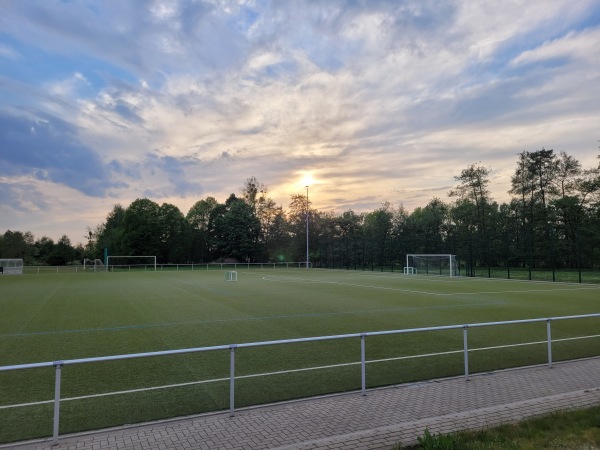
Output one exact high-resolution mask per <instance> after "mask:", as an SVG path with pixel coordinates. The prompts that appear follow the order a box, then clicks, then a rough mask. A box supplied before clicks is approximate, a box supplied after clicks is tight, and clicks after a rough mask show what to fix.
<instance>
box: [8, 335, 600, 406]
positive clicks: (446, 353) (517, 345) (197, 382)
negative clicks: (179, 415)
mask: <svg viewBox="0 0 600 450" xmlns="http://www.w3.org/2000/svg"><path fill="white" fill-rule="evenodd" d="M597 337H600V334H595V335H593V336H582V337H572V338H564V339H553V340H552V342H553V343H554V342H564V341H574V340H579V339H590V338H597ZM547 343H548V341H536V342H525V343H522V344H507V345H496V346H492V347H479V348H470V349H469V352H478V351H483V350H498V349H502V348H511V347H522V346H526V345H539V344H547ZM457 353H464V350H462V349H461V350H451V351H447V352H438V353H424V354H422V355H409V356H397V357H394V358H381V359H372V360H369V361H365V364H371V363H379V362H389V361H400V360H404V359H415V358H425V357H429V356H443V355H452V354H457ZM357 365H360V361H357V362H351V363H343V364H332V365H327V366H316V367H304V368H302V369H292V370H280V371H276V372H265V373H254V374H250V375H239V376H236V377H235V379H236V380H241V379H245V378H257V377H264V376H270V375H283V374H288V373H297V372H307V371H311V370H323V369H333V368H338V367H347V366H357ZM229 380H230V378H229V377H226V378H214V379H212V380H201V381H189V382H187V383H177V384H166V385H163V386H152V387H146V388H139V389H129V390H126V391H114V392H104V393H102V394H91V395H82V396H79V397H68V398H61V399H60V401H61V402H69V401H74V400H86V399H89V398H99V397H108V396H113V395H121V394H135V393H138V392H146V391H157V390H159V389H171V388H176V387H185V386H193V385H197V384H208V383H218V382H223V381H229ZM50 403H54V400H43V401H39V402H30V403H17V404H13V405H1V406H0V410H2V409H13V408H21V407H25V406H38V405H47V404H50Z"/></svg>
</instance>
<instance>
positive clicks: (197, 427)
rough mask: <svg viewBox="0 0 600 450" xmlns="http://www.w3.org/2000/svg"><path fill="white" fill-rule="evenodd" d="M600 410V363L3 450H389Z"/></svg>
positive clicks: (488, 376) (450, 381)
mask: <svg viewBox="0 0 600 450" xmlns="http://www.w3.org/2000/svg"><path fill="white" fill-rule="evenodd" d="M599 404H600V358H591V359H585V360H579V361H571V362H567V363H555V364H554V366H553V367H552V368H551V369H549V368H548V367H547V366H537V367H528V368H521V369H511V370H506V371H499V372H494V373H482V374H471V375H470V380H469V381H465V379H464V377H457V378H449V379H443V380H432V381H427V382H419V383H413V384H407V385H399V386H393V387H388V388H381V389H373V390H369V391H367V395H366V396H361V395H360V393H357V392H353V393H348V394H340V395H333V396H327V397H320V398H314V399H307V400H300V401H294V402H288V403H280V404H275V405H268V406H263V407H253V408H247V409H243V410H238V411H236V415H235V416H234V417H233V418H230V417H229V413H228V412H223V413H212V414H204V415H199V416H192V417H186V418H182V419H173V420H168V421H164V422H154V423H151V424H140V425H138V426H124V427H119V428H114V429H109V430H99V431H97V432H92V433H82V434H73V435H67V436H63V437H61V440H60V442H59V445H57V446H52V445H51V444H52V443H51V441H50V440H45V441H37V442H36V441H32V442H23V443H19V444H14V445H5V446H0V450H8V449H10V450H70V449H73V450H97V449H101V450H105V449H107V448H110V449H125V450H131V449H137V448H143V449H150V448H151V449H157V450H163V449H175V448H188V449H211V450H213V449H231V450H237V449H240V450H242V449H244V450H247V449H253V450H254V449H256V450H261V449H275V448H277V449H279V450H316V449H321V450H324V449H328V450H333V449H335V450H359V449H363V448H368V449H370V450H374V449H378V448H381V449H389V447H391V446H393V445H395V444H397V443H399V442H401V443H403V444H410V443H414V442H416V439H417V437H418V436H420V435H422V433H423V432H424V430H425V429H426V428H428V429H429V430H431V431H432V432H436V433H437V432H443V433H445V432H451V431H457V430H462V429H479V428H485V427H491V426H495V425H499V424H502V423H508V422H515V421H517V420H521V419H523V418H527V417H533V416H539V415H542V414H547V413H548V412H551V411H556V410H562V409H572V408H583V407H590V406H593V405H599Z"/></svg>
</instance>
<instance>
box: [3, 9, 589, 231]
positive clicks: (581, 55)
mask: <svg viewBox="0 0 600 450" xmlns="http://www.w3.org/2000/svg"><path fill="white" fill-rule="evenodd" d="M32 5H34V6H32ZM0 27H1V28H2V30H3V34H2V35H0V69H2V73H3V76H2V77H0V98H2V101H3V109H2V111H1V112H0V159H1V160H2V165H1V166H0V176H2V177H4V178H3V179H5V180H9V179H17V178H18V177H30V178H31V179H33V180H36V181H37V182H38V183H44V189H46V190H48V191H52V192H54V190H55V189H56V191H57V192H58V191H60V192H61V193H64V192H65V191H64V189H65V187H67V188H72V189H74V190H77V191H78V192H80V193H81V195H82V198H84V199H87V201H91V199H93V200H94V204H95V205H98V207H99V208H103V207H104V206H105V205H106V204H108V205H109V206H108V209H110V202H113V201H115V202H121V203H123V204H128V202H130V201H131V200H133V199H135V198H137V197H141V196H150V197H152V198H153V199H154V200H156V201H160V200H161V199H164V200H165V201H169V202H170V203H174V204H177V205H182V206H181V207H182V208H183V207H185V206H189V205H191V204H193V203H194V202H195V201H197V200H198V199H199V198H201V197H202V196H207V195H213V196H215V197H217V198H218V199H221V200H224V198H226V196H227V195H228V194H229V193H231V192H237V191H238V190H239V186H241V184H242V183H243V181H244V180H245V179H246V178H247V177H249V176H252V175H254V176H256V177H257V178H258V179H259V180H260V181H261V182H264V183H266V184H268V185H269V186H270V188H271V193H272V195H273V196H274V197H275V198H276V201H277V202H278V203H280V204H283V205H287V202H288V200H289V195H290V194H292V193H298V192H300V191H301V189H302V186H301V183H299V180H300V178H301V174H303V173H305V172H308V171H310V172H312V173H313V176H315V177H316V178H317V179H318V180H319V182H320V183H319V184H317V185H315V187H314V193H315V196H314V201H315V205H316V206H317V207H320V206H321V205H322V206H323V207H326V208H327V209H338V210H343V209H346V208H354V209H356V210H361V209H365V210H369V209H374V208H376V207H378V206H379V204H381V202H383V201H386V200H389V201H392V202H398V203H399V202H403V203H404V204H405V205H406V206H407V207H408V208H412V207H416V206H423V205H425V204H426V203H427V202H428V201H429V198H428V196H430V195H434V196H438V197H441V198H445V195H446V192H447V190H448V189H447V187H448V186H450V185H452V183H453V176H454V175H456V174H458V173H460V170H462V169H463V168H465V167H467V166H468V165H469V164H471V163H473V162H474V161H484V162H485V163H486V164H487V165H490V166H492V167H493V168H494V169H495V170H496V172H495V176H497V177H498V184H496V187H494V186H492V190H493V191H494V193H495V195H496V197H497V198H505V197H506V194H505V193H506V191H507V188H506V183H509V179H510V173H511V171H512V170H513V169H514V167H513V166H514V162H515V160H516V159H515V158H516V156H515V155H516V154H517V153H518V152H520V151H522V150H523V149H528V150H534V149H539V148H541V147H543V146H545V147H546V148H556V149H557V150H559V149H560V150H562V149H564V150H566V151H567V152H569V153H573V154H574V156H576V157H579V158H581V159H582V160H583V161H582V162H583V163H584V165H585V164H589V162H586V161H593V162H594V164H595V159H594V158H595V156H596V155H595V152H596V148H597V144H596V139H598V136H597V135H596V134H597V124H598V120H599V118H600V117H599V114H598V108H597V105H598V102H599V101H600V93H599V92H598V89H597V85H598V82H599V81H600V79H599V76H600V75H599V73H600V71H599V70H598V61H599V60H600V54H599V52H600V50H599V49H600V46H599V45H598V42H600V35H599V33H600V6H599V5H598V3H597V2H596V1H594V0H582V1H580V2H575V3H573V2H568V1H566V0H565V1H562V0H560V1H555V2H554V1H553V2H547V1H545V0H532V1H530V2H526V3H522V2H517V1H515V2H510V1H509V2H473V1H467V0H464V1H462V0H453V1H448V2H443V3H440V2H437V1H433V0H425V1H423V0H418V1H417V0H414V1H412V0H409V1H402V2H398V1H386V0H374V1H369V2H352V1H342V0H331V1H327V2H312V1H294V2H280V1H275V0H273V1H269V0H266V1H260V2H254V1H234V0H231V1H229V0H210V1H209V0H204V1H189V0H180V1H159V0H156V1H151V2H149V1H146V0H132V1H127V2H95V1H91V0H90V1H87V0H78V1H75V2H70V3H64V2H62V1H59V0H48V1H45V2H35V3H32V2H27V1H23V2H8V3H7V4H6V5H3V14H2V16H0ZM501 180H504V181H503V182H502V181H501ZM18 186H23V185H22V184H18ZM49 187H52V189H49ZM23 189H25V188H23ZM25 192H27V190H25ZM17 198H20V197H18V196H17ZM74 198H79V197H77V196H74ZM77 201H82V200H81V199H79V200H77ZM83 201H86V200H83ZM46 202H47V206H46V207H47V208H48V214H47V216H48V217H56V216H57V215H58V213H57V210H60V208H64V205H63V206H58V204H57V203H55V202H52V201H51V197H48V198H47V199H46ZM95 202H97V203H95ZM23 205H25V202H24V203H23ZM108 209H107V210H99V211H98V212H97V213H96V214H97V217H98V218H97V222H100V221H101V219H102V218H103V217H104V215H105V214H106V212H107V211H108ZM92 225H93V223H92ZM0 231H1V230H0Z"/></svg>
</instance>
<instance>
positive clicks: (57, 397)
mask: <svg viewBox="0 0 600 450" xmlns="http://www.w3.org/2000/svg"><path fill="white" fill-rule="evenodd" d="M593 317H600V313H597V314H582V315H574V316H559V317H549V318H537V319H522V320H510V321H503V322H483V323H474V324H463V325H446V326H438V327H424V328H409V329H403V330H390V331H375V332H363V333H351V334H340V335H332V336H318V337H307V338H298V339H284V340H276V341H264V342H248V343H242V344H228V345H217V346H211V347H197V348H187V349H179V350H165V351H158V352H146V353H132V354H124V355H113V356H102V357H96V358H81V359H69V360H62V361H52V362H41V363H32V364H19V365H11V366H0V372H6V371H15V370H26V369H36V368H43V367H54V368H55V381H54V400H53V401H52V402H53V403H54V414H53V431H52V437H53V442H54V443H55V444H56V443H57V442H58V439H59V423H60V402H61V370H62V368H63V366H69V365H77V364H87V363H96V362H106V361H117V360H125V359H134V358H148V357H156V356H167V355H181V354H185V353H198V352H209V351H219V350H229V353H230V358H229V415H230V416H231V417H233V416H234V413H235V379H236V376H235V352H236V350H237V349H241V348H250V347H264V346H271V345H281V344H296V343H302V342H316V341H328V340H336V339H352V338H355V339H356V338H358V339H360V362H359V363H356V364H360V366H361V370H360V373H361V395H366V364H367V362H369V361H367V359H366V358H367V356H366V346H365V341H366V338H367V337H369V336H383V335H392V334H408V333H418V332H428V331H442V330H460V329H462V331H463V348H462V349H461V350H455V351H450V352H440V353H431V354H427V355H412V356H408V357H403V358H402V359H404V358H416V357H420V356H435V355H444V354H449V353H463V360H464V378H465V380H469V352H470V351H478V350H490V349H497V348H503V347H515V346H522V345H530V344H539V343H544V342H545V343H546V344H547V364H548V367H552V363H553V361H552V342H553V340H552V326H551V324H552V322H553V321H558V320H567V319H585V318H593ZM536 322H538V323H539V322H542V323H543V322H546V341H542V342H528V343H521V344H512V345H506V346H496V347H486V348H469V345H468V344H469V342H468V330H469V328H481V327H489V326H498V325H515V324H527V323H536ZM587 337H600V336H585V338H587ZM581 338H584V337H581ZM581 338H568V339H557V340H555V341H554V342H557V341H562V340H569V339H581ZM285 372H286V371H283V372H281V373H285ZM289 372H293V371H289ZM262 375H269V374H262ZM238 378H242V377H238ZM15 406H18V405H15ZM23 406H25V405H23Z"/></svg>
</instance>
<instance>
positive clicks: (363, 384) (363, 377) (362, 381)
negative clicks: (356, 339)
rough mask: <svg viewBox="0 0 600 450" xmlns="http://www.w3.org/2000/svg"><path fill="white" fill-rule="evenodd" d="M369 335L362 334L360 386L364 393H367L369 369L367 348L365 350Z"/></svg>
mask: <svg viewBox="0 0 600 450" xmlns="http://www.w3.org/2000/svg"><path fill="white" fill-rule="evenodd" d="M366 337H367V335H366V334H365V333H361V335H360V386H361V393H362V395H363V396H364V395H367V371H366V350H365V338H366Z"/></svg>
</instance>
